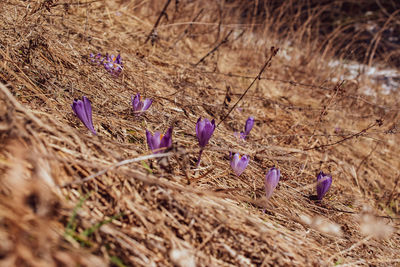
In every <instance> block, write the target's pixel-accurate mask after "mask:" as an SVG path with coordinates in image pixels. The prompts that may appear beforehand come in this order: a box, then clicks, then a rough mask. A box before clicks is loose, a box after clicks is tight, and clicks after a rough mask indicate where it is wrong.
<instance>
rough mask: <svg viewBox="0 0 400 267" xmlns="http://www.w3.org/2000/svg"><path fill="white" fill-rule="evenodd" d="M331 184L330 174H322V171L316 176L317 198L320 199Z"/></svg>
mask: <svg viewBox="0 0 400 267" xmlns="http://www.w3.org/2000/svg"><path fill="white" fill-rule="evenodd" d="M331 184H332V176H331V175H329V174H324V173H323V172H322V171H321V172H320V173H319V174H318V176H317V196H318V200H321V199H322V198H323V197H324V196H325V194H326V192H328V190H329V188H330V187H331Z"/></svg>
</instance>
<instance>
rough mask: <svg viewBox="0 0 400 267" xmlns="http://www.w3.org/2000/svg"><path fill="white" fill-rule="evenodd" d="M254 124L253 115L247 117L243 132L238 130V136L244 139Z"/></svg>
mask: <svg viewBox="0 0 400 267" xmlns="http://www.w3.org/2000/svg"><path fill="white" fill-rule="evenodd" d="M253 125H254V117H249V118H248V119H247V120H246V125H245V126H244V132H240V138H241V139H243V140H244V139H246V137H247V136H248V135H249V133H250V131H251V129H252V128H253Z"/></svg>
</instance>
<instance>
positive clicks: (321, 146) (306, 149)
mask: <svg viewBox="0 0 400 267" xmlns="http://www.w3.org/2000/svg"><path fill="white" fill-rule="evenodd" d="M381 122H382V121H381V120H377V121H376V122H375V123H373V124H371V125H370V126H368V127H367V128H364V129H362V130H361V131H359V132H357V133H355V134H352V135H349V136H347V137H345V138H343V139H341V140H339V141H336V142H333V143H329V144H323V145H320V146H314V147H308V148H305V149H304V151H308V150H313V149H319V148H324V147H328V146H334V145H337V144H340V143H343V142H344V141H347V140H349V139H352V138H354V137H358V136H360V135H362V134H363V133H366V132H367V131H368V130H369V129H371V128H373V127H375V126H376V125H380V124H381Z"/></svg>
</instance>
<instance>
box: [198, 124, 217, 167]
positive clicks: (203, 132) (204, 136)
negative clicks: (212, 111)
mask: <svg viewBox="0 0 400 267" xmlns="http://www.w3.org/2000/svg"><path fill="white" fill-rule="evenodd" d="M214 130H215V121H214V120H212V121H211V122H210V121H209V120H208V119H204V120H201V117H200V118H199V119H198V120H197V123H196V135H197V139H198V140H199V146H200V152H199V158H198V159H197V166H199V165H200V159H201V154H202V153H203V150H204V147H205V146H206V145H207V144H208V141H209V140H210V138H211V136H212V134H213V133H214Z"/></svg>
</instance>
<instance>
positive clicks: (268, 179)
mask: <svg viewBox="0 0 400 267" xmlns="http://www.w3.org/2000/svg"><path fill="white" fill-rule="evenodd" d="M280 176H281V172H280V170H279V169H277V168H275V167H273V168H271V169H270V170H269V171H268V173H267V175H266V176H265V181H264V185H265V195H266V196H267V199H270V198H271V196H272V193H273V192H274V190H275V188H276V186H277V185H278V182H279V178H280Z"/></svg>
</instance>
